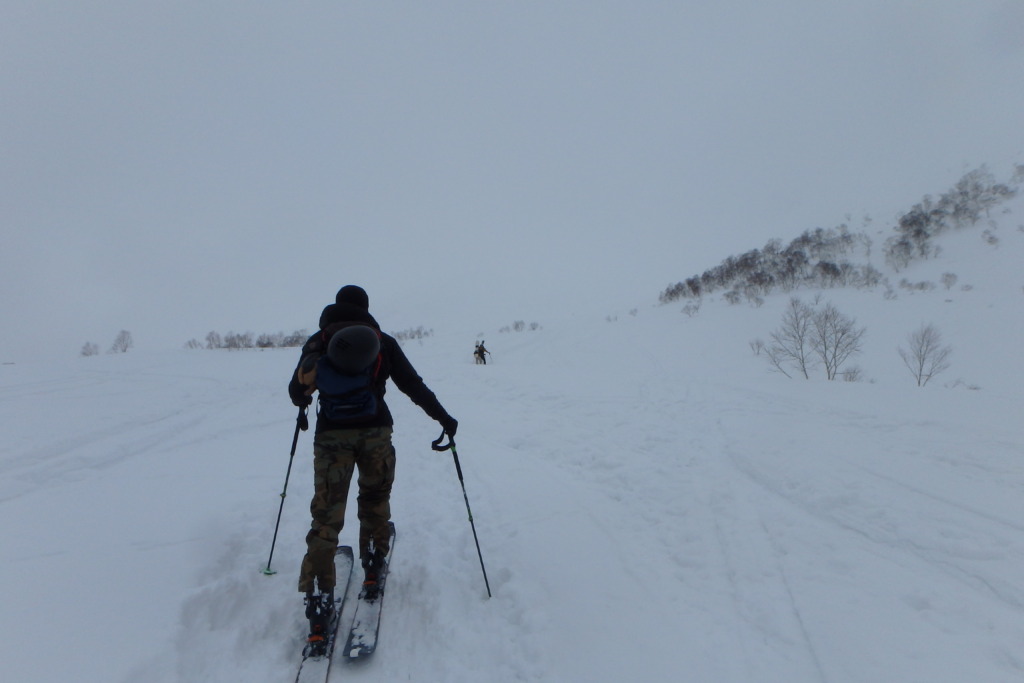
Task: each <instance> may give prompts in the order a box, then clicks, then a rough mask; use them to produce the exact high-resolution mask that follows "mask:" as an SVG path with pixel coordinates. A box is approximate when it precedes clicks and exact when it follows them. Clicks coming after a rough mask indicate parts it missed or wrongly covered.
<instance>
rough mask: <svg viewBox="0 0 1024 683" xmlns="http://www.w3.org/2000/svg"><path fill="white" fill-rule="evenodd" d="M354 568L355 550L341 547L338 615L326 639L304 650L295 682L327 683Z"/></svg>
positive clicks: (337, 565) (336, 589) (337, 569)
mask: <svg viewBox="0 0 1024 683" xmlns="http://www.w3.org/2000/svg"><path fill="white" fill-rule="evenodd" d="M354 565H355V559H354V558H353V555H352V548H350V547H349V546H347V545H346V546H341V547H339V548H338V551H337V553H336V554H335V556H334V571H335V575H336V576H337V582H338V583H337V585H336V586H335V587H334V612H333V614H332V615H331V620H330V622H329V623H328V626H327V632H326V633H325V634H324V638H323V639H322V640H318V641H312V640H311V641H309V642H307V643H306V645H305V647H303V648H302V662H300V663H299V671H298V673H297V674H296V676H295V683H311V682H312V681H317V683H326V681H327V676H328V675H329V674H330V671H331V656H332V655H333V654H334V643H335V641H336V639H337V635H338V622H339V621H340V619H341V612H342V609H343V608H344V607H345V596H346V595H347V594H348V584H349V582H350V580H351V578H352V567H353V566H354Z"/></svg>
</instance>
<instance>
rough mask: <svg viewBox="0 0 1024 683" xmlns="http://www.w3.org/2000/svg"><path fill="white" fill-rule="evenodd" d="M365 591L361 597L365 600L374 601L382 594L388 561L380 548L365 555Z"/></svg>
mask: <svg viewBox="0 0 1024 683" xmlns="http://www.w3.org/2000/svg"><path fill="white" fill-rule="evenodd" d="M363 571H364V572H365V575H366V577H365V579H364V580H363V591H362V594H361V595H360V597H361V598H362V599H363V600H369V601H370V602H373V601H374V600H376V599H377V596H379V595H380V590H381V587H382V586H383V585H384V577H385V574H387V571H388V563H387V560H386V559H385V554H384V553H383V552H381V551H380V550H373V551H370V552H369V553H367V554H366V555H365V556H364V557H363Z"/></svg>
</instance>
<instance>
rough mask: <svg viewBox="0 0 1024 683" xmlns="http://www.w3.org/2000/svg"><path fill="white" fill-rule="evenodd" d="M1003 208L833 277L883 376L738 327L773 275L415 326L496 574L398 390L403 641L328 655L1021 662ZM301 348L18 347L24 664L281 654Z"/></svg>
mask: <svg viewBox="0 0 1024 683" xmlns="http://www.w3.org/2000/svg"><path fill="white" fill-rule="evenodd" d="M1016 206H1017V207H1019V206H1020V202H1017V204H1016ZM998 234H999V236H1000V243H999V244H998V245H997V246H992V245H989V244H986V243H984V241H983V240H982V239H981V238H980V236H979V234H978V231H965V232H963V233H957V234H954V235H949V236H947V237H946V238H944V239H943V245H944V250H943V253H942V255H941V256H940V257H939V258H937V259H934V260H932V261H927V262H924V263H921V264H918V265H916V266H914V267H913V268H912V269H911V270H910V272H908V273H905V274H901V275H900V276H898V277H897V278H896V279H897V281H898V279H899V277H902V276H904V275H905V276H906V277H908V278H909V279H911V280H912V281H918V280H922V279H929V280H932V281H937V279H938V277H940V275H941V274H942V273H943V272H956V273H957V274H958V278H959V282H958V284H957V285H956V286H955V287H953V288H951V289H950V290H948V291H947V290H945V289H944V288H943V287H942V286H939V287H937V288H936V289H935V290H933V291H930V292H915V293H913V294H911V293H909V292H906V291H903V290H899V289H897V298H896V299H894V300H888V299H886V298H884V297H883V293H882V291H881V289H878V290H876V291H853V290H849V291H848V290H843V291H839V290H835V291H825V292H822V293H821V295H822V300H823V301H832V302H833V303H835V304H836V305H837V307H838V308H839V309H840V310H841V311H843V312H844V313H847V314H849V315H852V316H854V317H855V318H856V319H857V321H858V323H859V324H862V325H864V326H865V327H867V330H868V332H867V337H866V342H865V349H864V354H863V355H862V356H861V357H859V358H857V359H856V360H855V362H856V363H857V364H858V365H860V366H861V367H862V368H863V372H864V375H865V378H864V379H865V381H861V382H827V381H825V380H824V379H822V378H820V377H815V378H813V379H812V380H811V381H805V380H802V379H801V380H789V379H786V378H785V377H783V376H782V375H780V374H778V373H773V372H770V368H769V366H768V363H767V362H766V360H765V359H764V357H763V356H757V355H755V354H754V353H753V352H752V350H751V348H750V346H749V342H750V340H752V339H754V338H756V337H761V338H767V335H768V333H769V332H770V331H771V329H773V328H774V327H776V326H777V325H778V323H779V320H780V318H781V314H782V310H783V308H784V306H785V304H786V301H787V297H788V295H781V294H780V295H774V296H771V297H769V298H768V299H767V301H766V303H765V304H764V306H761V307H759V308H753V307H750V306H747V305H737V306H728V305H726V304H725V303H724V302H722V301H720V300H717V301H708V302H705V304H704V305H703V307H702V309H701V311H700V312H699V313H698V314H697V315H696V316H693V317H690V316H686V315H684V314H682V313H681V312H680V310H679V309H680V308H681V306H680V305H668V306H657V305H653V304H648V303H644V302H638V303H637V306H636V310H635V311H633V312H626V311H608V312H607V313H608V315H607V316H593V317H588V316H586V315H582V314H576V313H574V312H571V311H562V312H559V311H554V310H551V311H539V312H537V314H536V315H535V316H533V318H536V319H537V320H538V321H539V322H540V323H541V329H539V330H535V331H523V332H518V333H517V332H511V333H504V334H499V333H498V332H497V330H494V331H493V332H488V333H487V334H486V337H485V338H486V341H487V346H488V348H489V349H490V350H491V351H492V352H493V356H492V358H491V361H492V362H491V363H490V364H488V365H487V366H477V365H475V364H473V363H472V357H471V352H472V343H473V342H474V341H476V338H475V337H474V334H475V333H476V331H477V330H476V329H471V330H469V331H468V334H467V330H466V329H464V328H465V327H466V326H467V325H468V326H470V327H473V322H472V321H463V322H464V323H465V324H463V325H462V327H460V326H459V321H454V320H453V321H451V322H450V324H448V325H447V326H445V325H441V324H437V325H434V327H435V329H436V333H435V335H434V336H432V337H429V338H427V339H425V340H423V341H421V342H410V343H407V345H406V351H407V353H408V355H409V356H410V358H411V360H412V361H413V363H414V364H415V365H416V367H417V369H418V371H419V372H420V374H421V375H423V377H424V378H425V379H426V381H427V383H428V385H430V386H431V388H432V389H434V391H435V392H436V393H437V394H438V396H439V398H440V399H441V401H442V403H443V404H444V405H445V406H446V407H447V408H448V409H449V410H450V411H451V413H452V414H453V415H455V416H456V417H457V418H458V419H459V421H460V429H459V433H458V438H457V443H458V453H459V457H460V460H461V462H462V466H463V470H464V474H465V480H466V481H465V483H466V489H467V491H468V495H469V500H470V503H471V505H472V510H473V515H474V520H475V523H476V527H477V531H478V533H479V538H480V545H481V550H482V554H483V559H484V562H485V563H486V567H487V572H488V576H489V579H490V584H491V588H492V590H493V598H491V599H488V598H487V596H486V592H485V588H484V583H483V576H482V574H481V570H480V565H479V560H478V558H477V553H476V547H475V545H474V543H473V537H472V532H471V529H470V526H469V523H468V521H467V514H466V508H465V504H464V501H463V499H462V490H461V488H460V486H459V482H458V479H457V477H456V472H455V467H454V464H453V461H452V457H451V454H450V453H443V454H438V453H434V452H432V451H431V449H430V441H432V440H433V439H434V438H436V437H437V435H438V434H439V428H438V427H437V425H436V424H435V423H433V422H432V421H431V420H429V419H428V418H427V417H426V416H425V415H423V413H422V412H421V411H419V409H418V408H416V407H415V406H414V405H413V404H412V403H411V402H409V401H408V400H407V399H406V398H405V397H404V396H403V395H401V394H400V393H399V392H398V391H397V390H396V389H394V388H393V387H391V388H390V389H389V393H388V402H389V405H390V406H391V408H392V410H393V412H394V413H395V417H396V422H397V425H396V431H395V443H396V447H397V449H398V453H399V464H398V477H397V482H396V486H395V491H394V496H393V514H394V519H395V521H396V523H397V526H398V532H399V538H398V541H397V544H396V548H395V557H394V562H393V566H392V575H391V579H390V582H389V584H388V586H389V587H388V597H387V603H386V605H385V613H384V616H383V625H382V639H381V642H380V645H379V648H378V652H377V654H376V655H374V658H373V659H371V660H370V661H369V662H366V663H360V664H358V665H348V664H346V663H344V662H339V663H338V664H337V665H336V666H335V669H334V670H333V672H332V680H336V681H337V680H351V681H357V680H362V681H376V680H405V681H424V682H436V681H448V682H458V681H474V682H476V681H481V680H489V681H565V682H568V681H584V680H585V681H624V680H646V681H676V680H693V681H709V682H723V683H731V682H736V683H741V682H742V683H749V682H750V681H759V682H766V683H767V682H775V681H778V682H780V683H781V682H785V683H794V682H798V681H799V682H802V681H808V682H811V681H832V682H850V683H854V682H864V683H877V682H878V681H928V682H929V683H939V682H944V681H945V682H949V683H962V682H963V681H986V682H987V683H997V682H1000V681H1019V680H1022V679H1024V654H1021V649H1020V644H1021V643H1022V642H1024V426H1022V423H1021V419H1020V406H1021V404H1022V399H1024V392H1022V390H1021V388H1020V379H1021V376H1022V373H1021V362H1020V353H1019V345H1020V341H1021V339H1022V332H1024V330H1022V319H1024V318H1022V316H1021V312H1022V311H1021V309H1022V306H1024V296H1022V291H1021V286H1022V284H1024V281H1022V278H1021V276H1020V274H1019V264H1020V263H1021V259H1022V257H1024V232H1022V231H1021V230H1019V229H1017V228H1016V227H1015V222H1014V220H1011V219H1005V220H1003V221H1002V224H1001V229H1000V231H999V233H998ZM723 256H726V255H725V254H723ZM708 265H709V266H710V265H713V264H708ZM688 275H690V273H680V277H681V278H682V277H687V276H688ZM963 285H971V286H970V287H969V288H968V289H964V288H963ZM331 294H332V292H326V293H325V297H329V295H331ZM814 294H815V293H814V292H796V295H798V296H801V297H803V298H805V299H806V300H811V299H812V298H813V297H814ZM655 297H656V293H653V292H652V294H651V298H652V300H653V299H655ZM321 303H322V302H318V301H310V302H309V310H310V313H309V315H310V319H311V320H315V317H316V315H317V314H318V311H319V306H320V304H321ZM385 322H386V321H385ZM923 322H933V323H935V324H936V326H937V327H938V328H939V329H940V330H941V331H942V333H943V335H944V339H945V341H946V343H948V344H950V345H951V346H953V348H954V353H953V356H952V358H951V361H952V367H951V368H950V369H949V370H948V371H947V372H945V373H943V374H942V375H939V376H938V377H937V378H936V379H934V380H933V381H932V383H931V384H929V385H928V386H926V387H924V388H919V387H917V386H916V385H915V384H914V382H913V379H912V378H911V376H910V374H909V372H908V371H907V370H906V368H904V367H902V363H901V361H900V360H899V357H898V355H897V353H896V348H897V346H899V345H901V344H905V339H906V335H907V334H908V333H910V332H911V331H913V330H914V329H915V328H917V327H918V326H919V325H920V324H921V323H923ZM385 327H387V326H386V324H385ZM295 360H296V351H295V350H292V349H288V350H268V351H250V352H220V351H184V350H183V351H179V352H152V351H147V350H145V349H136V350H133V351H131V352H129V353H127V354H122V355H105V356H98V357H93V358H75V359H66V360H63V361H59V362H52V363H35V364H18V365H4V366H2V367H0V403H2V410H3V412H2V414H3V419H2V423H0V424H2V425H3V439H2V440H0V515H2V520H3V521H2V523H0V524H2V527H0V528H2V530H3V533H2V544H0V547H2V551H0V585H2V586H4V587H5V595H4V604H3V610H2V612H0V662H2V664H0V672H2V675H3V678H4V680H8V681H36V682H64V681H76V682H83V681H102V682H110V681H139V680H145V681H153V682H158V681H210V682H214V683H219V682H229V681H230V682H234V681H241V680H245V681H283V680H290V679H291V677H292V676H293V675H294V671H295V668H296V666H297V662H298V654H299V651H300V649H301V645H302V639H303V636H304V631H303V629H304V621H303V616H302V609H301V597H300V595H299V593H298V592H297V591H296V580H297V572H298V564H299V560H300V559H301V555H302V552H303V547H304V545H303V538H304V535H305V531H306V528H307V525H308V508H307V504H308V499H309V495H310V492H311V482H312V472H311V448H312V447H311V441H312V437H311V433H310V432H306V433H302V434H301V435H300V437H299V442H298V449H297V452H296V454H295V457H294V460H293V464H292V468H291V474H290V479H289V485H288V489H287V497H286V498H285V500H284V510H283V515H282V519H281V527H280V533H279V536H278V539H277V546H276V550H275V553H274V558H273V563H272V566H273V568H274V569H276V570H277V572H278V573H277V574H275V575H273V576H266V575H264V574H263V573H261V569H263V568H264V567H265V566H266V563H267V558H268V553H269V550H270V543H271V538H272V535H273V531H274V522H275V519H276V515H277V512H278V506H279V504H280V501H281V499H280V497H279V494H280V493H281V490H282V486H283V482H284V478H285V473H286V470H287V468H288V463H289V454H288V450H289V446H290V444H291V438H292V434H293V430H294V425H295V410H294V409H293V408H292V407H291V405H290V403H289V402H288V398H287V395H286V392H285V386H286V383H287V380H288V376H289V374H290V372H291V370H292V367H293V365H294V362H295ZM353 512H354V501H353V504H352V507H351V508H350V512H349V522H350V524H349V526H347V527H346V528H345V530H344V531H343V533H342V538H343V542H347V543H353V542H354V541H355V525H354V514H353Z"/></svg>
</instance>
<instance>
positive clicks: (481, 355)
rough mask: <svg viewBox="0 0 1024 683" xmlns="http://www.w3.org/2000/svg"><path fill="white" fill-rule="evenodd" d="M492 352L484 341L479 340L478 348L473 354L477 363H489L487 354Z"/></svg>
mask: <svg viewBox="0 0 1024 683" xmlns="http://www.w3.org/2000/svg"><path fill="white" fill-rule="evenodd" d="M489 353H490V351H488V350H487V349H486V348H485V347H484V343H483V342H482V341H481V342H477V344H476V350H475V351H473V355H474V356H475V357H476V364H477V365H487V355H488V354H489Z"/></svg>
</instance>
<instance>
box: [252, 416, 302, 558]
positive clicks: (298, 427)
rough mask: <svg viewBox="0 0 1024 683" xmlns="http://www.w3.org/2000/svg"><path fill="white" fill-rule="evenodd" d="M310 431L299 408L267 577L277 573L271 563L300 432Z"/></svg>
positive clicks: (271, 546) (271, 544)
mask: <svg viewBox="0 0 1024 683" xmlns="http://www.w3.org/2000/svg"><path fill="white" fill-rule="evenodd" d="M307 429H309V419H308V418H307V417H306V409H305V407H302V408H299V416H298V417H297V418H295V435H294V436H293V437H292V452H291V454H290V455H289V456H288V471H287V472H286V473H285V475H284V489H282V490H281V506H280V507H279V508H278V509H277V524H275V525H274V540H273V541H271V542H270V557H268V558H267V566H266V568H265V569H264V570H263V573H264V574H266V575H267V576H271V575H272V574H276V573H277V572H276V571H274V570H273V569H271V568H270V561H271V560H273V559H274V546H275V545H277V530H278V528H279V527H280V526H281V512H282V511H283V510H284V499H285V496H287V495H288V478H289V477H291V476H292V461H293V460H294V459H295V447H296V446H297V445H298V443H299V432H300V431H306V430H307Z"/></svg>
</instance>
